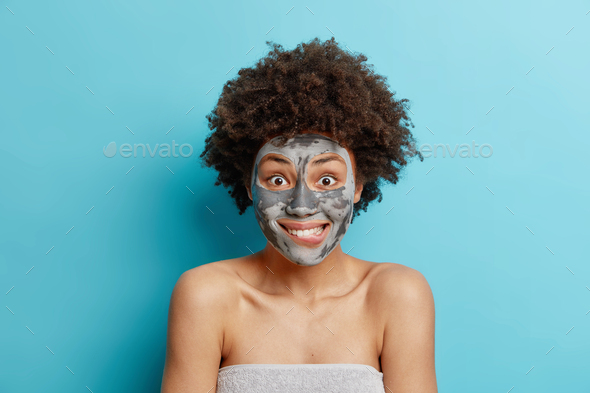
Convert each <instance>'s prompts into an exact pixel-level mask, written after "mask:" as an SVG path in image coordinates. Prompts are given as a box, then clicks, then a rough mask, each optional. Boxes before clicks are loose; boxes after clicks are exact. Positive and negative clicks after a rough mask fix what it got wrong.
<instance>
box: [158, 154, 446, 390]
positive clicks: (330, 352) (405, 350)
mask: <svg viewBox="0 0 590 393" xmlns="http://www.w3.org/2000/svg"><path fill="white" fill-rule="evenodd" d="M349 154H351V158H352V153H350V152H349ZM352 159H354V158H352ZM331 165H333V163H331ZM322 173H323V172H322ZM356 191H357V193H355V202H357V201H358V200H359V198H360V193H361V191H362V185H359V186H358V188H357V190H356ZM434 317H435V313H434V299H433V296H432V292H431V289H430V286H429V285H428V282H427V281H426V279H425V278H424V276H423V275H422V274H421V273H420V272H418V271H417V270H415V269H412V268H409V267H406V266H404V265H401V264H397V263H388V262H382V263H375V262H368V261H363V260H361V259H358V258H354V257H352V256H350V255H347V254H345V253H344V252H343V251H342V248H341V247H340V245H338V246H337V247H336V248H335V249H334V250H333V251H332V252H331V253H330V254H329V255H328V256H327V257H326V258H325V259H324V260H323V261H322V262H321V263H319V264H317V265H314V266H299V265H296V264H294V263H292V262H291V261H289V260H287V259H286V258H285V257H284V256H283V255H281V254H280V253H279V252H278V251H276V250H275V249H274V247H273V246H272V245H271V244H270V243H267V245H266V247H265V248H264V249H263V250H262V251H260V252H258V253H256V254H253V255H250V256H246V257H242V258H236V259H230V260H225V261H219V262H214V263H208V264H205V265H202V266H198V267H196V268H193V269H191V270H188V271H186V272H185V273H183V274H182V276H181V277H180V278H179V280H178V282H177V284H176V286H175V288H174V291H173V293H172V298H171V301H170V309H169V317H168V338H167V350H166V364H165V368H164V376H163V381H162V390H161V391H162V392H163V393H173V392H174V393H184V392H202V393H206V392H209V393H212V392H215V386H216V383H217V374H218V370H219V368H220V367H226V366H232V365H236V364H308V363H310V364H317V363H354V364H364V365H369V366H373V367H374V368H376V369H377V370H379V371H381V372H383V376H384V380H383V382H384V385H385V387H386V388H385V391H386V392H387V391H391V392H396V393H398V392H404V393H405V392H421V393H435V392H437V385H436V375H435V365H434Z"/></svg>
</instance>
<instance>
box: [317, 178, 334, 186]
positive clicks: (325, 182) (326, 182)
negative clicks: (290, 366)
mask: <svg viewBox="0 0 590 393" xmlns="http://www.w3.org/2000/svg"><path fill="white" fill-rule="evenodd" d="M334 183H335V179H334V178H332V177H330V176H324V177H322V178H321V179H320V184H321V185H322V186H324V187H329V186H331V185H334Z"/></svg>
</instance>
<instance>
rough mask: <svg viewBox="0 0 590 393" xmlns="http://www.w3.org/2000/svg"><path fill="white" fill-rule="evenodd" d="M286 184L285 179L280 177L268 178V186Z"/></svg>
mask: <svg viewBox="0 0 590 393" xmlns="http://www.w3.org/2000/svg"><path fill="white" fill-rule="evenodd" d="M285 183H286V181H285V179H284V178H283V177H282V176H273V177H271V178H270V184H272V185H273V186H282V185H284V184H285Z"/></svg>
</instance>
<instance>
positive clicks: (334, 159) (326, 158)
mask: <svg viewBox="0 0 590 393" xmlns="http://www.w3.org/2000/svg"><path fill="white" fill-rule="evenodd" d="M330 161H340V162H342V163H344V160H343V159H342V158H341V157H340V156H330V157H325V158H320V159H319V160H316V161H313V162H312V163H311V164H310V165H311V166H318V165H322V164H325V163H326V162H330Z"/></svg>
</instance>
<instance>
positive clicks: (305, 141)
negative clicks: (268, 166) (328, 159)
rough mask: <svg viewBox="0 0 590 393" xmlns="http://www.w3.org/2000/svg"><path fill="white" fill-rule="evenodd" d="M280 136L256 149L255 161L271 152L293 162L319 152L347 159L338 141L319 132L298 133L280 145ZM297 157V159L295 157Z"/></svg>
mask: <svg viewBox="0 0 590 393" xmlns="http://www.w3.org/2000/svg"><path fill="white" fill-rule="evenodd" d="M281 140H282V138H281V137H276V138H273V139H271V140H270V141H268V142H267V143H266V144H265V145H264V146H262V148H261V149H260V150H259V151H258V154H257V156H256V162H260V160H261V159H262V158H263V157H264V156H266V155H268V154H271V153H274V154H280V155H283V156H286V157H288V158H290V159H291V161H293V163H295V164H299V163H300V162H299V161H300V159H302V158H311V157H313V156H317V155H319V154H324V153H335V154H338V155H339V156H341V157H343V158H345V159H347V158H349V157H348V152H347V151H346V149H345V148H343V147H342V146H340V145H339V144H338V142H336V141H334V140H332V139H330V138H328V137H326V136H323V135H319V134H299V135H296V136H295V137H293V138H291V139H289V140H288V141H287V142H286V143H285V144H283V145H281V144H280V142H281ZM297 158H299V159H297Z"/></svg>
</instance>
